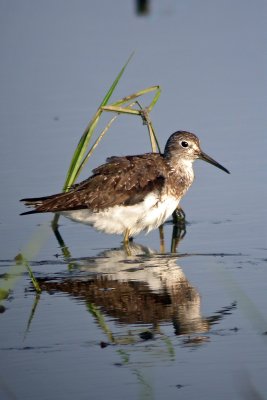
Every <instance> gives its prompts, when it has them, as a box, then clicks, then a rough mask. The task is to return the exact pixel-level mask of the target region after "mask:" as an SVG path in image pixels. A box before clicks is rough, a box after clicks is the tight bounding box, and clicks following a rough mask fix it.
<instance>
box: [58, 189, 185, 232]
mask: <svg viewBox="0 0 267 400" xmlns="http://www.w3.org/2000/svg"><path fill="white" fill-rule="evenodd" d="M178 204H179V200H178V199H177V198H174V197H171V196H168V197H167V196H165V197H163V198H161V200H159V198H158V196H156V195H154V194H150V195H148V196H147V197H146V198H145V200H144V201H142V202H141V203H138V204H135V205H132V206H115V207H112V208H107V209H105V210H102V211H99V212H92V211H91V210H89V209H82V210H72V211H63V212H61V214H62V215H63V216H64V217H67V218H70V219H72V220H74V221H76V222H82V223H84V224H88V225H91V226H93V227H94V228H95V229H97V230H100V231H104V232H106V233H116V234H123V233H124V232H125V231H126V229H128V230H129V233H130V236H133V235H136V234H138V233H139V232H141V231H143V230H146V231H147V232H149V231H151V230H152V229H156V228H158V227H159V226H160V225H161V224H163V222H164V221H166V219H167V218H169V216H170V215H171V214H172V213H173V211H174V210H175V209H176V207H177V206H178Z"/></svg>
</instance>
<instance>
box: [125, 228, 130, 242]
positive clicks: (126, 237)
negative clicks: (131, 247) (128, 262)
mask: <svg viewBox="0 0 267 400" xmlns="http://www.w3.org/2000/svg"><path fill="white" fill-rule="evenodd" d="M129 241H130V231H129V229H125V232H124V237H123V243H124V244H129Z"/></svg>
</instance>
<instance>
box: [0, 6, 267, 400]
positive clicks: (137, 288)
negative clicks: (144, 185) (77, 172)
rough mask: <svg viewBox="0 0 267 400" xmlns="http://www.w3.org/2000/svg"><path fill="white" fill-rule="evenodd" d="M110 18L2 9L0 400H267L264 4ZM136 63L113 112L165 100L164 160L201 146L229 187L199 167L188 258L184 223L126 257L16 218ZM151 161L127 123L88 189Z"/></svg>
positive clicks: (58, 179)
mask: <svg viewBox="0 0 267 400" xmlns="http://www.w3.org/2000/svg"><path fill="white" fill-rule="evenodd" d="M98 3H99V4H98ZM98 3H97V2H95V3H94V4H93V3H92V4H90V2H85V1H82V0H79V1H77V2H75V3H73V2H70V1H58V2H56V4H55V3H54V2H52V1H46V2H44V3H41V2H34V1H28V2H19V1H13V2H11V3H10V2H9V3H8V2H2V3H1V5H0V19H1V23H0V48H1V63H0V68H1V74H0V76H1V94H0V104H1V107H0V116H1V118H0V126H1V146H0V152H1V154H0V155H1V157H0V163H1V168H0V183H1V188H2V190H1V200H0V201H1V209H2V213H1V218H0V235H1V256H0V278H1V281H0V282H1V287H6V285H7V284H8V285H10V286H11V291H10V293H9V296H8V298H7V299H6V301H4V302H2V305H1V309H0V310H1V316H0V324H1V325H0V326H1V329H0V343H1V345H0V353H1V372H0V398H1V399H27V400H28V399H36V397H37V396H38V398H39V399H64V400H65V399H73V398H75V399H103V398H105V397H108V398H111V399H126V398H127V399H165V398H168V399H177V398H179V399H195V398H198V399H207V398H211V397H212V398H215V399H222V400H225V399H254V398H255V399H266V398H267V396H266V393H267V384H266V374H267V361H266V360H267V334H266V332H267V313H266V300H267V294H266V293H267V290H266V289H267V288H266V282H267V269H266V260H267V254H266V249H267V243H266V237H267V234H266V194H267V191H266V185H265V184H264V183H265V182H266V157H265V154H266V135H265V133H264V130H265V129H266V122H267V121H266V113H265V100H266V73H265V71H266V64H267V63H266V49H265V46H266V24H265V16H266V5H265V4H264V2H262V1H256V2H253V3H252V2H244V1H241V0H238V1H236V2H234V3H233V2H230V1H229V2H228V1H225V2H217V1H215V2H210V1H206V0H204V1H202V2H198V1H196V0H192V1H183V0H182V1H180V2H179V3H177V2H175V1H172V0H169V1H166V2H164V5H163V4H162V2H160V1H154V2H152V6H151V14H150V15H149V16H147V17H137V16H136V15H135V14H134V3H133V2H130V1H129V2H125V1H118V2H117V3H116V5H115V6H114V4H113V3H112V2H108V1H104V2H98ZM132 50H136V53H135V56H134V59H133V61H132V62H131V63H130V65H129V66H128V68H127V70H126V73H125V76H124V78H123V79H122V81H121V82H120V85H119V87H118V89H117V91H116V93H115V95H114V100H115V99H117V98H118V99H119V98H121V97H123V96H125V95H128V94H131V93H133V92H136V91H137V90H140V89H142V88H145V87H147V86H150V85H154V84H159V85H161V86H162V89H163V92H162V95H161V98H160V100H159V102H158V104H157V106H156V109H155V111H153V112H152V115H151V117H152V120H153V123H154V126H155V129H156V132H157V135H158V137H159V140H160V144H161V147H163V146H164V144H165V142H166V140H167V138H168V136H169V135H170V134H171V133H172V132H173V131H175V130H178V129H186V130H191V131H193V132H195V133H197V134H198V135H199V137H200V139H201V143H202V147H203V150H204V151H205V152H207V153H208V154H210V155H211V156H212V157H214V158H215V159H216V160H218V161H219V162H221V163H222V164H223V165H224V166H225V167H226V168H228V169H229V170H230V171H231V175H227V174H224V173H223V172H222V171H219V170H217V169H216V168H214V167H212V166H210V165H208V164H204V163H203V162H200V161H198V162H196V163H195V172H196V181H195V183H194V185H193V187H192V188H191V189H190V191H189V193H188V194H187V196H186V197H185V198H184V199H183V202H182V206H183V209H184V211H185V212H186V219H187V224H186V227H185V228H186V234H185V236H184V237H183V238H182V239H181V240H180V241H178V243H177V247H176V253H172V252H171V243H172V234H173V225H172V224H171V223H167V224H165V226H164V235H165V249H164V251H162V248H161V247H160V240H159V232H158V231H154V232H152V233H150V234H149V235H143V234H141V235H139V236H138V237H137V238H136V239H135V242H134V243H133V244H132V247H131V255H129V254H127V253H126V252H125V250H124V249H123V247H122V246H121V238H120V237H117V236H112V235H110V236H107V235H104V234H101V233H98V232H95V231H93V230H92V229H90V228H88V227H86V226H83V225H79V224H75V223H72V222H71V221H68V220H66V219H63V218H62V219H61V220H60V229H59V233H60V235H58V236H57V237H56V236H55V235H54V234H53V233H52V231H51V229H50V227H49V222H50V221H51V216H49V215H36V216H28V217H20V216H19V213H20V212H22V211H23V210H24V208H23V206H22V205H21V204H20V203H19V199H20V198H22V197H25V196H39V195H40V196H41V195H45V194H50V193H53V192H56V191H58V190H59V189H60V188H61V186H62V184H63V181H64V179H65V173H66V170H67V167H68V163H69V160H70V157H71V155H72V152H73V150H74V147H75V146H76V143H77V141H78V140H79V138H80V136H81V134H82V132H83V129H84V127H85V126H86V124H87V122H88V121H89V119H90V117H91V116H92V114H93V113H94V112H95V109H96V107H97V105H98V104H99V102H100V101H101V99H102V97H103V95H104V94H105V91H106V90H107V88H108V87H109V85H110V84H111V82H112V80H113V79H114V77H115V76H116V74H117V73H118V71H119V69H120V67H121V66H122V65H123V63H124V62H125V60H126V59H127V57H128V56H129V54H130V53H131V52H132ZM147 101H149V100H147ZM144 104H145V101H144ZM103 125H104V122H103ZM146 151H149V141H148V138H147V134H146V130H145V128H144V127H143V126H142V123H140V121H139V120H137V119H136V118H134V117H121V118H120V119H119V120H118V121H117V122H116V123H115V124H114V126H113V128H112V130H111V131H110V132H109V134H108V135H107V136H106V139H105V140H104V141H103V143H102V146H101V147H99V148H98V150H97V152H96V153H95V155H94V156H93V158H92V160H91V162H90V165H88V167H87V171H86V172H84V175H83V177H84V176H87V175H88V174H89V173H90V170H91V169H92V168H93V167H95V166H96V165H98V164H99V163H102V162H103V161H104V160H105V158H106V157H107V156H109V155H111V154H117V155H121V154H125V153H128V154H134V153H142V152H146ZM32 243H33V246H31V244H32ZM40 243H41V245H40ZM21 251H23V252H24V253H25V254H26V255H30V261H31V262H30V265H31V268H32V270H33V272H34V273H35V276H36V277H37V279H38V280H39V283H40V285H41V287H42V294H41V295H40V296H36V294H35V292H34V290H33V288H32V285H31V282H30V279H29V276H28V273H27V272H26V271H25V270H24V268H22V267H21V266H20V265H16V262H15V261H14V258H15V256H16V255H17V254H18V253H19V252H21ZM10 282H11V283H10Z"/></svg>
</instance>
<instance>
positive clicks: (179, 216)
mask: <svg viewBox="0 0 267 400" xmlns="http://www.w3.org/2000/svg"><path fill="white" fill-rule="evenodd" d="M172 218H173V223H174V224H177V223H181V222H182V223H185V212H184V210H183V209H182V207H179V206H178V207H177V208H176V210H174V212H173V213H172Z"/></svg>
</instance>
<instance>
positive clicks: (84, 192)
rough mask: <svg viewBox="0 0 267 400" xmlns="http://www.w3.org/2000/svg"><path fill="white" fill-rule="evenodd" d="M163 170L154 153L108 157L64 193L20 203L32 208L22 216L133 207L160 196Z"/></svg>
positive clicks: (164, 175)
mask: <svg viewBox="0 0 267 400" xmlns="http://www.w3.org/2000/svg"><path fill="white" fill-rule="evenodd" d="M167 169H168V167H167V165H166V162H165V160H164V158H163V157H162V155H160V154H157V153H148V154H143V155H139V156H126V157H111V158H109V159H107V163H106V164H103V165H101V166H99V167H98V168H96V169H94V170H93V175H92V176H91V177H89V178H88V179H86V180H85V181H83V182H81V183H79V184H76V185H74V186H73V187H72V188H71V190H70V191H69V192H67V193H60V194H55V195H52V196H48V197H43V198H34V199H22V201H24V202H25V204H26V205H30V206H33V207H36V208H35V210H32V211H29V212H26V213H24V214H29V213H36V212H37V213H38V212H60V211H66V210H78V209H85V208H88V209H91V210H92V211H95V212H97V211H99V210H102V209H105V208H109V207H113V206H115V205H125V206H126V205H133V204H136V203H139V202H141V201H143V199H144V197H145V196H146V195H147V194H148V193H149V192H151V191H158V192H159V193H160V192H161V190H162V188H163V186H164V182H165V177H166V176H167Z"/></svg>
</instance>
